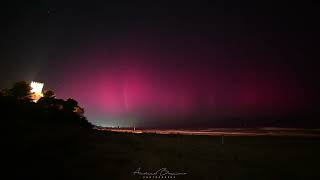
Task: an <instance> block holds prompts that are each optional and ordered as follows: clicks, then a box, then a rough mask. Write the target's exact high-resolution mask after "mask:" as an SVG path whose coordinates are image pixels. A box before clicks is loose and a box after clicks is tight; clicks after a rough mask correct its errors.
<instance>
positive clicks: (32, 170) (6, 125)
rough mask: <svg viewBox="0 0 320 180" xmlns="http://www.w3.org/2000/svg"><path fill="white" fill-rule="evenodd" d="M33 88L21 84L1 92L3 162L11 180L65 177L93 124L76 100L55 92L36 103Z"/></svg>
mask: <svg viewBox="0 0 320 180" xmlns="http://www.w3.org/2000/svg"><path fill="white" fill-rule="evenodd" d="M32 95H33V94H32V93H30V85H29V84H28V83H26V82H18V83H15V84H14V85H13V87H11V88H9V89H3V90H1V93H0V109H1V133H2V138H3V141H2V147H3V148H2V150H4V153H3V154H2V156H3V158H2V163H3V165H5V167H6V169H5V171H4V172H5V173H8V175H9V177H10V179H15V178H19V179H21V178H27V179H28V178H35V177H41V178H43V179H48V178H50V177H48V176H52V177H56V178H59V176H60V178H61V177H65V172H64V171H65V167H64V166H63V164H64V163H65V162H64V161H65V160H66V157H68V158H72V157H73V156H74V155H76V154H77V152H79V150H80V149H83V148H85V147H83V146H85V144H86V142H88V138H89V137H90V134H92V131H93V130H92V124H90V123H89V122H88V121H87V119H86V117H85V116H84V115H83V113H84V110H83V108H81V107H80V106H78V103H77V101H75V100H73V99H67V100H62V99H57V98H56V97H55V95H54V92H53V91H45V92H44V96H43V97H42V98H40V99H39V100H38V101H37V102H33V100H32Z"/></svg>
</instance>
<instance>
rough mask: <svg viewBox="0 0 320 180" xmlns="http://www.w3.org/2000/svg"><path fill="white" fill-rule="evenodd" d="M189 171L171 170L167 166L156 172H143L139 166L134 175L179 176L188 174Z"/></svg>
mask: <svg viewBox="0 0 320 180" xmlns="http://www.w3.org/2000/svg"><path fill="white" fill-rule="evenodd" d="M186 174H187V173H181V172H170V171H169V170H168V169H167V168H161V169H159V170H157V171H155V172H141V168H138V169H137V170H135V171H134V172H133V175H140V176H179V175H186Z"/></svg>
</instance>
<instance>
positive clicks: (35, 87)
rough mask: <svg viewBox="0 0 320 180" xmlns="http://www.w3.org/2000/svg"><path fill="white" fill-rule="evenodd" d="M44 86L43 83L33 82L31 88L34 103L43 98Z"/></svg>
mask: <svg viewBox="0 0 320 180" xmlns="http://www.w3.org/2000/svg"><path fill="white" fill-rule="evenodd" d="M43 85H44V84H43V83H39V82H34V81H31V84H30V87H31V93H32V100H33V102H37V101H38V100H39V99H40V98H41V97H43V94H42V88H43Z"/></svg>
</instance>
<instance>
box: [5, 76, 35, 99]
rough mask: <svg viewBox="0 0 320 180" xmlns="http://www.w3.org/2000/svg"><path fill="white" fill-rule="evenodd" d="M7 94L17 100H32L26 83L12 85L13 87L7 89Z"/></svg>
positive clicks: (29, 88)
mask: <svg viewBox="0 0 320 180" xmlns="http://www.w3.org/2000/svg"><path fill="white" fill-rule="evenodd" d="M8 94H9V96H12V97H14V98H15V99H17V100H27V101H31V100H32V97H31V95H32V93H31V87H30V85H29V84H28V83H27V82H26V81H20V82H16V83H14V84H13V87H12V88H11V89H9V91H8Z"/></svg>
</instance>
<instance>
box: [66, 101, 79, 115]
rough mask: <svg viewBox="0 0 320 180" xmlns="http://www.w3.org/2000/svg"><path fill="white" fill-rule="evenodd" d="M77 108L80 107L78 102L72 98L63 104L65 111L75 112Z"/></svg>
mask: <svg viewBox="0 0 320 180" xmlns="http://www.w3.org/2000/svg"><path fill="white" fill-rule="evenodd" d="M76 107H78V102H77V101H76V100H74V99H71V98H68V99H67V100H66V101H65V102H64V104H63V109H64V110H65V111H69V112H73V111H74V110H75V108H76Z"/></svg>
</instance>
